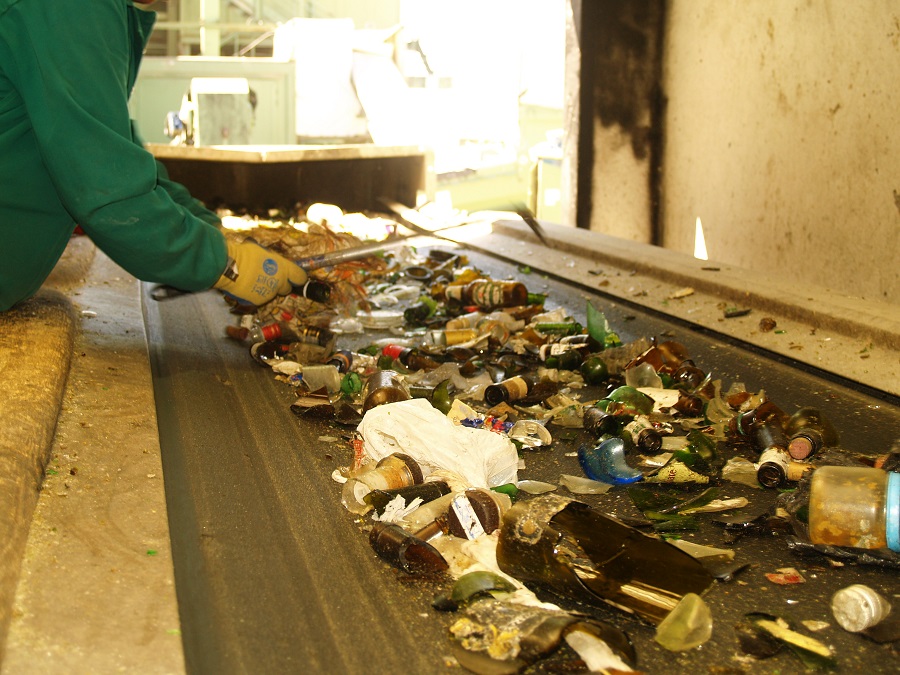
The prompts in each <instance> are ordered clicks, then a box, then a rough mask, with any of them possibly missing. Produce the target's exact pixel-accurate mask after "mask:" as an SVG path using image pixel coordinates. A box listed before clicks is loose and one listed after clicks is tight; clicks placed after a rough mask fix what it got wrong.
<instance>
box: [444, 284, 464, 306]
mask: <svg viewBox="0 0 900 675" xmlns="http://www.w3.org/2000/svg"><path fill="white" fill-rule="evenodd" d="M444 295H445V296H446V298H447V300H450V301H451V302H453V301H455V302H462V295H463V285H462V284H454V285H453V286H447V288H445V289H444Z"/></svg>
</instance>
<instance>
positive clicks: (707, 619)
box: [654, 593, 713, 652]
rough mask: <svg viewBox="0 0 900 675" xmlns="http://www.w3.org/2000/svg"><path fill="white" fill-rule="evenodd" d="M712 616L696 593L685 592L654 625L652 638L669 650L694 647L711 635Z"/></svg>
mask: <svg viewBox="0 0 900 675" xmlns="http://www.w3.org/2000/svg"><path fill="white" fill-rule="evenodd" d="M712 629H713V618H712V613H711V612H710V611H709V607H707V605H706V603H705V602H703V598H701V597H700V596H699V595H697V594H696V593H687V594H685V596H684V597H683V598H681V600H680V601H679V603H678V604H677V605H675V608H674V609H673V610H672V611H671V612H669V614H668V615H667V616H666V618H664V619H663V620H662V621H661V622H660V624H659V625H658V626H657V627H656V635H655V637H654V639H655V640H656V641H657V642H658V643H659V644H661V645H662V646H663V647H665V648H666V649H668V650H669V651H670V652H683V651H687V650H688V649H694V648H695V647H699V646H700V645H702V644H703V643H705V642H706V641H707V640H709V638H711V637H712Z"/></svg>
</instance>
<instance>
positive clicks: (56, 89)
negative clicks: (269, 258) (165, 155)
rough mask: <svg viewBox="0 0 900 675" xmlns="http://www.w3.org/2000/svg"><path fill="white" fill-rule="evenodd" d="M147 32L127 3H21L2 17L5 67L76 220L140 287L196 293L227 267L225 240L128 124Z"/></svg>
mask: <svg viewBox="0 0 900 675" xmlns="http://www.w3.org/2000/svg"><path fill="white" fill-rule="evenodd" d="M7 4H9V3H7ZM142 15H143V16H142ZM148 21H149V22H152V15H148V14H147V13H145V12H141V11H139V10H136V9H135V8H134V7H132V5H131V3H130V2H128V1H127V0H91V1H90V2H46V1H44V0H18V2H14V3H12V4H11V6H10V7H9V8H8V9H7V10H6V12H5V13H3V16H2V23H3V24H4V26H3V36H2V37H3V38H4V41H6V42H7V44H6V45H5V48H4V49H3V52H2V57H3V68H4V71H5V73H6V74H7V77H9V79H10V80H11V81H13V82H14V84H15V86H16V89H17V90H18V92H19V94H20V95H21V97H22V98H23V100H24V103H25V106H26V108H27V110H28V117H29V120H30V123H31V126H32V127H33V133H34V135H35V138H36V141H37V146H38V148H39V149H40V153H41V156H42V160H43V164H44V166H45V168H46V170H47V172H48V174H49V176H50V178H51V180H52V183H53V185H54V187H55V189H56V193H57V195H58V198H59V201H60V202H61V203H62V205H63V206H64V208H65V209H66V211H67V212H68V213H69V214H70V215H71V217H72V218H73V219H74V220H75V221H76V222H77V223H78V224H80V225H81V226H82V228H83V229H84V230H85V232H86V233H87V234H88V235H89V236H90V237H91V239H92V240H93V241H94V242H95V243H96V244H97V246H98V247H100V248H101V249H102V250H103V251H104V252H105V253H107V254H108V255H109V256H110V257H111V258H112V259H113V260H115V261H116V262H117V263H119V264H120V265H121V266H122V267H124V268H125V269H126V270H127V271H128V272H130V273H131V274H133V275H135V276H136V277H138V278H140V279H144V280H146V281H155V282H163V283H168V284H171V285H173V286H176V287H179V288H182V289H185V290H200V289H203V288H209V287H210V286H212V284H213V283H214V282H215V281H216V280H217V279H218V278H219V275H220V274H221V272H222V270H223V269H224V268H225V263H226V257H227V255H226V249H225V240H224V237H223V235H222V233H221V232H220V231H219V230H218V228H217V227H215V226H214V224H213V223H214V222H215V216H214V214H210V212H208V211H206V210H205V209H203V208H202V206H200V205H199V203H192V202H191V201H190V197H189V196H187V197H185V194H186V192H185V193H184V194H179V188H180V189H181V190H183V188H181V186H177V184H174V183H172V182H171V181H169V180H168V179H167V178H166V177H165V176H160V175H159V173H158V167H157V162H156V161H155V159H154V158H153V156H152V155H151V154H150V153H149V152H147V151H146V150H145V149H144V148H143V147H142V146H141V144H140V140H139V139H138V138H136V136H135V135H134V133H133V130H132V125H131V120H130V119H129V114H128V105H127V104H128V96H129V94H130V90H131V86H132V85H133V81H134V77H135V76H136V73H137V67H138V64H139V62H140V56H141V52H142V50H143V46H144V41H143V40H142V39H141V35H142V33H149V25H148ZM173 194H174V195H175V196H176V197H177V198H178V200H179V201H181V202H182V203H179V201H176V199H175V198H173ZM194 201H195V200H194Z"/></svg>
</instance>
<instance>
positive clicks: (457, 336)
mask: <svg viewBox="0 0 900 675" xmlns="http://www.w3.org/2000/svg"><path fill="white" fill-rule="evenodd" d="M444 337H445V338H446V341H447V345H448V346H449V345H459V344H462V343H463V342H468V341H469V340H474V339H475V338H477V337H478V333H477V332H476V331H474V330H472V329H471V328H456V329H450V330H445V331H444Z"/></svg>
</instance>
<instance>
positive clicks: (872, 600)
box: [831, 584, 891, 633]
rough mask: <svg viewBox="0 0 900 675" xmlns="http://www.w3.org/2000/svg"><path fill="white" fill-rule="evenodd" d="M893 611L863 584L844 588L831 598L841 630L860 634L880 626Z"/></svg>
mask: <svg viewBox="0 0 900 675" xmlns="http://www.w3.org/2000/svg"><path fill="white" fill-rule="evenodd" d="M890 611H891V606H890V604H889V603H888V602H887V600H885V599H884V598H883V597H882V596H881V595H879V594H878V592H877V591H875V590H874V589H872V588H869V587H868V586H865V585H863V584H853V585H852V586H847V587H846V588H842V589H841V590H839V591H838V592H837V593H835V594H834V595H833V596H832V597H831V612H832V614H834V618H835V620H836V621H837V622H838V623H839V624H840V626H841V628H843V629H844V630H846V631H849V632H850V633H859V632H861V631H864V630H865V629H867V628H871V627H872V626H875V625H876V624H878V623H879V622H880V621H881V620H882V619H884V617H886V616H887V615H888V614H889V613H890Z"/></svg>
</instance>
